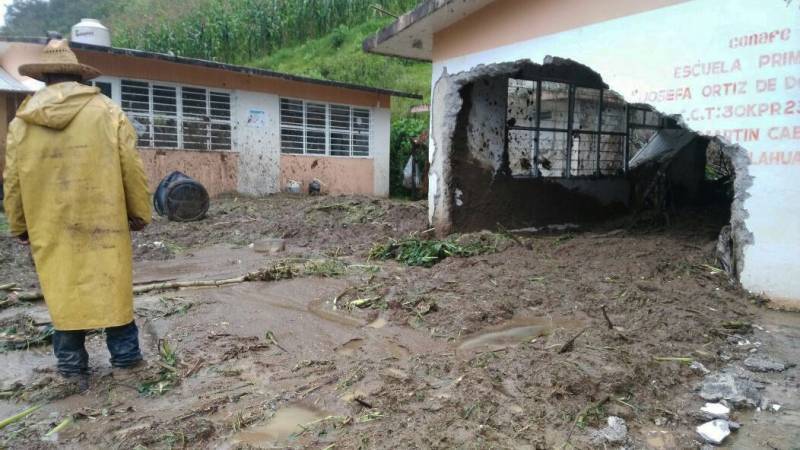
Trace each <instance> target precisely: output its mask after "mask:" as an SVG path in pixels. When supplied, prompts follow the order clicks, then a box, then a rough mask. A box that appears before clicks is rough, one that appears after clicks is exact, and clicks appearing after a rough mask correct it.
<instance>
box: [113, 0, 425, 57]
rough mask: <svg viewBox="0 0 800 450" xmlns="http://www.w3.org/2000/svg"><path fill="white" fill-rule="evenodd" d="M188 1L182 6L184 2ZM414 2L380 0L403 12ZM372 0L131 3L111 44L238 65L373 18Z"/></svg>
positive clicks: (149, 0) (143, 0) (117, 20)
mask: <svg viewBox="0 0 800 450" xmlns="http://www.w3.org/2000/svg"><path fill="white" fill-rule="evenodd" d="M187 3H191V7H190V8H187V7H186V4H187ZM415 3H416V0H383V2H382V6H383V7H384V8H386V9H388V10H390V11H397V12H404V11H406V10H408V9H410V8H412V7H413V6H414V4H415ZM373 4H375V1H374V0H235V1H229V0H182V1H177V2H166V4H165V2H159V1H156V0H139V1H134V2H133V3H131V4H130V5H129V6H128V7H126V10H127V11H126V14H124V15H117V16H115V18H114V23H113V25H114V28H115V39H114V42H115V44H116V45H118V46H121V47H131V48H138V49H143V50H151V51H160V52H173V53H175V54H176V55H182V56H190V57H197V58H203V59H210V60H219V61H226V62H230V63H243V62H247V61H250V60H252V59H254V58H257V57H259V56H263V55H266V54H270V53H272V52H273V51H275V50H276V49H279V48H282V47H284V46H287V45H293V44H297V43H300V42H304V41H306V40H308V39H315V38H318V37H321V36H323V35H326V34H328V33H330V32H331V31H333V30H334V29H336V28H337V27H339V26H342V25H343V26H346V27H349V26H354V25H358V24H361V23H363V22H364V21H367V20H369V19H371V18H373V17H376V15H377V14H378V13H377V12H376V11H375V10H374V9H373V8H372V7H371V5H373Z"/></svg>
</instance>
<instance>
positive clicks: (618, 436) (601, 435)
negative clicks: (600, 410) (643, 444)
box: [591, 416, 628, 445]
mask: <svg viewBox="0 0 800 450" xmlns="http://www.w3.org/2000/svg"><path fill="white" fill-rule="evenodd" d="M627 438H628V425H626V424H625V419H623V418H621V417H617V416H609V418H608V426H607V427H605V428H602V429H600V430H594V431H592V433H591V440H592V443H593V444H595V445H600V444H603V443H609V444H623V443H624V442H625V441H626V440H627Z"/></svg>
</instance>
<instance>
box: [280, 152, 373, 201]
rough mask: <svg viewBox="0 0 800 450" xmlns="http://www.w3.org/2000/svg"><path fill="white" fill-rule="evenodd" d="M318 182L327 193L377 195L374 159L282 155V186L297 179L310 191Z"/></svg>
mask: <svg viewBox="0 0 800 450" xmlns="http://www.w3.org/2000/svg"><path fill="white" fill-rule="evenodd" d="M314 179H318V180H319V181H320V182H321V183H322V192H323V193H325V194H364V195H370V194H372V193H373V192H374V174H373V163H372V159H367V158H331V157H324V156H322V157H320V156H307V155H281V186H286V184H287V183H288V182H289V180H294V181H297V182H300V183H301V185H302V189H303V191H304V192H307V190H308V184H309V183H310V182H311V181H313V180H314Z"/></svg>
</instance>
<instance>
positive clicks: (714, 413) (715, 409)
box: [700, 403, 731, 419]
mask: <svg viewBox="0 0 800 450" xmlns="http://www.w3.org/2000/svg"><path fill="white" fill-rule="evenodd" d="M700 411H701V412H703V413H705V414H706V416H707V417H708V418H709V419H728V414H730V413H731V409H730V408H728V407H727V406H725V405H723V404H722V403H706V405H705V406H703V407H702V408H700Z"/></svg>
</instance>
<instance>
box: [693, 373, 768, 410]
mask: <svg viewBox="0 0 800 450" xmlns="http://www.w3.org/2000/svg"><path fill="white" fill-rule="evenodd" d="M763 387H764V386H763V385H762V384H761V383H759V382H757V381H753V380H750V379H748V378H745V377H742V376H739V375H736V374H733V373H729V372H719V373H712V374H710V375H707V376H706V377H705V379H704V380H703V384H702V386H701V388H700V397H702V398H703V399H704V400H707V401H711V402H717V401H720V400H725V401H728V402H730V403H732V404H734V405H741V406H751V407H756V406H758V405H759V404H760V403H761V393H760V392H759V391H760V389H763Z"/></svg>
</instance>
